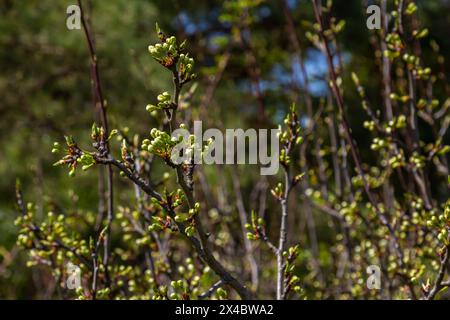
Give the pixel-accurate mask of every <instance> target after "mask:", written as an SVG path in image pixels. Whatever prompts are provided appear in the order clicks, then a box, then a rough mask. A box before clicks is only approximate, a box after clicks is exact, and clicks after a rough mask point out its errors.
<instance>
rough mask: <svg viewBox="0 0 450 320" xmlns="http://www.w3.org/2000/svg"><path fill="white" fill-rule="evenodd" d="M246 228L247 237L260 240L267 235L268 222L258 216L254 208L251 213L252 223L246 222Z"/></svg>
mask: <svg viewBox="0 0 450 320" xmlns="http://www.w3.org/2000/svg"><path fill="white" fill-rule="evenodd" d="M245 229H247V231H248V232H247V239H249V240H259V239H264V238H265V237H266V224H265V222H264V219H263V218H261V217H258V214H257V213H256V212H255V211H254V210H253V211H252V215H251V223H246V224H245Z"/></svg>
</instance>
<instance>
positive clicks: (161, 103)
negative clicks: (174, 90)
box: [146, 92, 174, 113]
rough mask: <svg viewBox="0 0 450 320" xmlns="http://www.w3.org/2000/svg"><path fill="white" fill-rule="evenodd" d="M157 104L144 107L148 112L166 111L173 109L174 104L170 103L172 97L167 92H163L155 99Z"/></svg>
mask: <svg viewBox="0 0 450 320" xmlns="http://www.w3.org/2000/svg"><path fill="white" fill-rule="evenodd" d="M157 100H158V104H156V105H153V104H149V105H147V107H146V110H147V111H148V112H150V113H151V112H154V111H155V110H168V109H173V106H174V103H173V102H172V97H171V96H170V94H169V93H168V92H163V93H161V94H159V95H158V97H157Z"/></svg>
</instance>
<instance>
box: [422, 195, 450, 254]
mask: <svg viewBox="0 0 450 320" xmlns="http://www.w3.org/2000/svg"><path fill="white" fill-rule="evenodd" d="M427 226H428V227H429V228H432V229H434V230H436V231H437V232H438V235H437V238H438V240H439V241H440V242H441V243H443V244H444V245H445V246H449V245H450V238H449V231H450V200H449V201H447V203H446V204H445V209H444V212H443V213H442V214H440V215H439V216H437V215H436V214H435V215H432V216H431V217H430V218H429V219H428V221H427Z"/></svg>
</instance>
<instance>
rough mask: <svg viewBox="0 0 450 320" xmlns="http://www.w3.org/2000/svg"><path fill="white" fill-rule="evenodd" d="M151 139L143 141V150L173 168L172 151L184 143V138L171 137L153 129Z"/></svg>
mask: <svg viewBox="0 0 450 320" xmlns="http://www.w3.org/2000/svg"><path fill="white" fill-rule="evenodd" d="M150 137H151V138H152V139H151V140H150V139H144V140H143V141H142V149H143V150H148V152H150V153H152V154H154V155H156V156H158V157H160V158H162V159H163V160H164V161H165V162H166V163H167V164H169V165H171V166H173V163H172V161H171V155H172V149H173V147H175V146H176V145H177V144H178V143H180V142H182V141H183V137H182V136H180V137H178V138H175V137H171V136H170V135H169V134H168V133H167V132H164V131H160V130H158V129H156V128H153V129H152V130H151V131H150Z"/></svg>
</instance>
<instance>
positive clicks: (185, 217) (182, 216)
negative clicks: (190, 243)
mask: <svg viewBox="0 0 450 320" xmlns="http://www.w3.org/2000/svg"><path fill="white" fill-rule="evenodd" d="M199 212H200V203H198V202H196V203H195V205H194V208H191V209H189V212H187V213H182V212H179V213H177V214H176V215H175V221H176V222H178V223H186V224H187V226H186V228H185V230H184V232H185V233H186V235H187V236H188V237H192V236H193V235H194V233H195V216H196V215H197V214H199Z"/></svg>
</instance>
